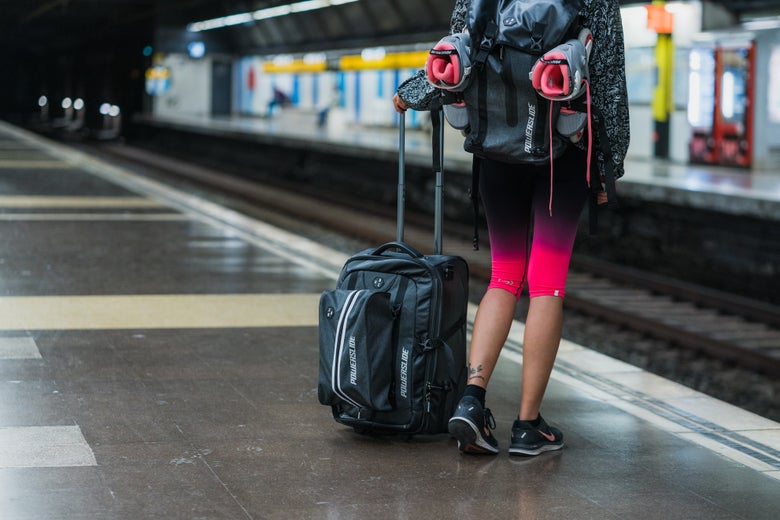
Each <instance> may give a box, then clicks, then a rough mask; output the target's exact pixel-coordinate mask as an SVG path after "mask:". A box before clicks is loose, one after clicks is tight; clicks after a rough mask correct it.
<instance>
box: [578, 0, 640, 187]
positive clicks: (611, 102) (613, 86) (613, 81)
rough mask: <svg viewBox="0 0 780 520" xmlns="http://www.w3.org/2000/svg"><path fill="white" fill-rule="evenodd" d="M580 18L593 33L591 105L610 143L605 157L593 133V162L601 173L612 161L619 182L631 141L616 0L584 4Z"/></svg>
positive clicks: (588, 1)
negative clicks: (594, 146)
mask: <svg viewBox="0 0 780 520" xmlns="http://www.w3.org/2000/svg"><path fill="white" fill-rule="evenodd" d="M583 14H584V16H585V20H584V23H585V26H586V27H589V28H590V30H591V32H592V33H593V51H592V54H591V56H590V62H589V64H590V81H591V102H592V103H593V106H595V107H596V108H597V109H598V111H599V112H600V113H601V116H602V117H601V121H599V124H600V125H604V127H605V130H606V135H607V137H608V139H609V143H608V144H609V147H608V149H609V154H607V153H605V150H607V147H604V146H602V145H603V143H600V142H599V134H598V132H594V134H595V135H594V136H593V138H594V140H595V142H596V143H597V144H598V145H599V146H598V147H597V149H598V152H597V155H596V159H597V163H598V164H599V169H600V171H601V172H602V173H603V172H604V167H605V164H606V161H608V160H609V161H611V162H612V166H613V170H614V173H615V177H616V178H620V177H622V176H623V174H624V173H625V169H624V161H625V158H626V153H627V151H628V144H629V141H630V135H629V130H630V125H629V113H628V92H627V89H626V66H625V47H624V41H623V22H622V19H621V16H620V6H619V4H618V1H617V0H586V1H585V9H584V13H583ZM608 155H609V156H608Z"/></svg>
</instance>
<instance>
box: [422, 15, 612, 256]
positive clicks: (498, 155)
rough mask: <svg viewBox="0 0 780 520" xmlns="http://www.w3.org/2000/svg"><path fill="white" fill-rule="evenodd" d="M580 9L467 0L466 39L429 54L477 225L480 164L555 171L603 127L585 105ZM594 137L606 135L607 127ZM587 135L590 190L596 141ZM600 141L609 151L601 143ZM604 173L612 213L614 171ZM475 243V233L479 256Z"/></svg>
mask: <svg viewBox="0 0 780 520" xmlns="http://www.w3.org/2000/svg"><path fill="white" fill-rule="evenodd" d="M581 7H582V1H581V0H472V1H471V6H470V9H469V12H468V14H467V25H466V28H465V30H464V32H463V33H458V34H455V35H450V36H448V37H445V38H444V39H442V40H441V41H440V42H439V43H438V44H437V45H436V46H434V48H433V49H432V50H431V53H430V55H429V58H428V62H427V63H426V76H427V78H428V81H429V82H430V83H431V84H432V85H433V86H434V87H437V88H439V89H440V90H441V91H442V101H441V102H442V103H444V104H445V107H444V108H445V115H447V116H448V121H450V123H451V124H452V126H454V127H456V128H458V129H460V130H461V131H462V133H463V134H464V135H465V142H464V149H465V150H466V151H468V152H471V153H472V154H473V155H474V167H473V172H474V175H473V177H472V200H473V202H474V210H475V216H477V217H478V209H477V204H478V201H477V198H478V196H477V185H478V180H477V176H478V172H479V158H482V157H485V158H489V159H493V160H497V161H501V162H506V163H513V164H533V165H542V164H547V163H549V164H550V167H551V168H552V162H553V161H554V159H556V158H558V157H560V156H561V155H563V154H564V153H565V152H566V150H567V149H568V147H569V146H571V145H572V144H573V143H574V142H577V141H578V140H579V139H580V138H582V136H583V135H584V131H585V128H586V126H587V127H589V128H591V129H592V123H593V122H594V121H596V120H598V119H600V114H598V113H597V112H595V110H594V111H593V112H592V109H593V107H591V104H590V95H589V91H588V89H589V85H588V79H589V78H588V76H589V72H588V60H589V55H590V50H591V48H592V45H593V40H592V35H591V33H590V31H589V30H588V29H587V28H585V27H583V26H582V24H581V20H580V16H579V12H580V9H581ZM586 94H587V95H586ZM596 129H597V130H598V131H603V126H602V125H597V126H596ZM587 136H588V140H589V143H588V145H587V150H588V171H587V175H588V183H589V185H590V184H591V182H590V159H591V152H592V137H593V136H592V132H590V131H589V132H588V133H587ZM600 141H601V145H602V147H604V146H608V139H605V135H601V136H600ZM605 155H606V153H605ZM608 169H611V168H609V165H608ZM605 174H606V176H607V178H608V182H607V184H608V185H610V184H612V185H611V186H608V193H609V194H610V206H613V207H614V205H615V204H616V202H614V201H615V200H616V197H615V192H614V183H613V182H611V181H612V179H611V177H612V172H611V171H608V172H605ZM551 175H552V172H551ZM594 184H596V183H594ZM593 188H594V189H595V186H593ZM594 202H595V198H594ZM591 213H592V215H594V216H595V213H594V212H591ZM475 227H476V224H475ZM591 230H592V232H595V218H592V220H591ZM477 241H478V237H477V235H476V229H475V237H474V247H475V249H477V248H478V242H477Z"/></svg>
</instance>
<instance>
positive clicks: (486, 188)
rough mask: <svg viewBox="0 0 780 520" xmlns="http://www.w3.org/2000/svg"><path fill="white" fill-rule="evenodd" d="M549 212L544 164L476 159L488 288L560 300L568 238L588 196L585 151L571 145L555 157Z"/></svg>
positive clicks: (547, 170)
mask: <svg viewBox="0 0 780 520" xmlns="http://www.w3.org/2000/svg"><path fill="white" fill-rule="evenodd" d="M553 164H554V175H553V181H552V185H553V193H552V215H551V212H550V208H549V204H550V166H549V165H543V166H529V165H513V164H506V163H501V162H496V161H491V160H488V159H482V169H481V173H480V179H479V180H480V183H479V190H480V195H481V197H482V203H483V206H484V209H485V216H486V219H487V225H488V232H489V235H490V248H491V257H492V275H491V279H490V285H489V286H488V288H494V287H499V288H501V289H505V290H507V291H509V292H511V293H512V294H514V295H515V297H517V298H519V297H520V292H521V291H522V289H523V285H524V283H525V282H526V280H527V282H528V293H529V295H530V296H531V298H533V297H535V296H560V297H561V298H563V296H564V292H565V286H566V275H567V273H568V270H569V261H570V260H571V253H572V248H573V247H574V239H575V237H576V235H577V227H578V224H579V219H580V215H581V213H582V209H583V207H584V206H585V202H586V200H587V197H588V189H587V183H586V180H585V167H586V164H585V153H584V152H582V151H581V150H578V149H575V148H572V149H571V150H569V151H567V152H566V154H564V155H563V156H562V157H561V158H559V159H555V160H554V161H553Z"/></svg>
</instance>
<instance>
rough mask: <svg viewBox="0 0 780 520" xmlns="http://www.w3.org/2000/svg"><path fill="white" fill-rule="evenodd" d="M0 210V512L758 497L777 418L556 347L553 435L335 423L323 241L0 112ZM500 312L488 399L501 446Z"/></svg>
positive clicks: (504, 411)
mask: <svg viewBox="0 0 780 520" xmlns="http://www.w3.org/2000/svg"><path fill="white" fill-rule="evenodd" d="M27 161H29V162H32V163H33V164H38V166H34V167H29V168H27V167H26V166H29V165H27V164H24V165H22V166H20V163H25V162H27ZM41 164H45V165H46V166H45V167H43V168H41V167H39V166H40V165H41ZM131 188H132V189H131ZM31 197H32V198H31ZM62 197H76V199H73V198H68V199H63V198H62ZM64 201H67V203H66V202H64ZM98 201H102V202H100V203H98ZM0 215H2V219H0V518H2V519H3V520H6V519H8V520H21V519H24V520H43V519H47V520H55V519H56V520H63V519H133V520H135V519H139V518H165V519H202V518H211V519H233V518H235V519H261V518H262V519H285V520H286V519H307V518H311V519H326V518H338V519H349V518H355V519H364V518H367V517H371V518H375V519H377V520H378V519H396V518H409V519H416V518H430V519H450V518H461V517H466V518H477V517H478V518H495V519H504V518H507V519H509V518H523V519H526V518H529V519H531V518H561V519H577V520H581V519H590V518H592V519H599V520H602V519H613V518H614V519H624V518H642V519H707V520H711V519H751V520H755V519H767V520H768V519H774V518H776V515H777V511H778V510H780V426H779V425H777V424H775V423H772V422H770V421H766V420H764V419H762V418H760V417H757V416H754V415H752V414H746V413H744V412H741V411H740V410H738V409H735V408H733V407H730V406H727V405H724V404H723V403H719V402H717V401H714V400H712V399H709V398H707V397H706V396H702V395H701V394H697V393H696V392H693V391H691V390H689V389H686V388H683V387H680V386H679V385H675V384H673V383H670V382H667V381H664V380H661V379H659V378H657V377H654V376H651V375H649V374H646V373H644V372H642V371H640V370H638V369H636V368H634V367H631V366H629V365H626V364H623V363H620V362H617V361H615V360H611V359H609V358H605V357H604V356H601V355H599V354H596V353H593V352H591V351H588V350H585V349H583V348H582V347H580V346H578V345H574V344H572V343H569V342H564V344H563V345H562V348H561V354H560V357H559V363H558V367H557V369H556V371H555V373H554V375H553V380H552V382H551V384H550V388H549V391H548V396H547V399H546V404H545V411H544V413H545V417H546V418H547V419H548V420H549V421H550V422H552V423H554V424H556V425H558V426H560V427H561V428H562V430H563V431H564V434H565V436H566V447H565V448H564V449H563V450H562V451H560V452H555V453H548V454H545V455H542V456H539V457H536V458H531V459H525V458H510V457H509V456H508V455H507V454H506V452H505V451H504V452H502V453H501V454H500V455H498V456H496V457H470V456H463V455H460V454H459V453H458V452H457V449H456V447H455V443H454V441H452V440H451V439H449V438H448V437H447V436H436V437H420V438H415V439H413V440H411V441H407V440H405V439H398V438H389V437H365V436H359V435H356V434H354V433H353V432H351V431H349V430H347V429H345V428H344V427H341V426H339V425H337V424H336V423H335V422H334V421H333V419H332V417H331V416H330V411H329V410H328V409H327V408H325V407H323V406H321V405H320V404H319V403H318V402H317V397H316V381H317V366H318V357H317V356H318V352H317V350H318V347H317V328H316V301H317V298H318V296H319V293H320V292H321V291H322V290H323V289H325V288H329V287H331V286H332V285H333V283H334V278H333V276H334V275H335V273H336V272H337V270H338V267H339V266H340V265H341V263H342V262H343V260H344V256H343V254H340V253H337V252H334V251H330V250H327V249H326V248H323V247H322V246H320V245H318V244H313V243H310V242H307V241H305V240H303V239H300V238H299V237H293V236H290V235H287V234H285V233H284V232H282V231H280V230H278V229H274V228H270V227H269V226H267V225H265V224H263V223H260V222H254V221H249V220H248V219H242V218H241V217H240V216H238V215H234V214H225V213H224V210H222V209H220V208H219V207H217V206H215V205H213V204H210V203H208V202H207V201H200V200H195V199H194V198H193V197H191V196H189V195H188V194H182V193H176V192H172V191H170V190H169V189H167V188H165V187H164V186H159V185H154V184H150V183H149V182H147V181H143V180H140V179H134V178H133V177H132V175H130V174H129V173H127V172H123V171H120V170H119V169H118V168H116V167H113V166H111V165H107V164H103V163H100V162H98V161H95V160H93V159H90V158H86V157H83V156H80V155H79V154H77V153H75V152H70V151H64V150H61V149H60V148H59V147H58V146H49V145H47V144H46V143H38V141H37V140H36V139H34V138H32V137H26V136H25V134H19V133H18V132H17V131H15V130H13V129H10V128H7V127H6V126H5V125H2V124H0ZM471 311H472V312H473V308H472V309H471ZM522 327H523V326H522V323H517V324H516V325H515V327H514V329H513V333H512V337H511V338H510V341H509V342H508V344H507V348H506V349H505V351H504V353H503V354H502V356H503V358H502V362H501V363H500V364H499V367H498V370H497V372H496V375H495V377H494V379H493V381H492V382H491V389H490V393H489V406H490V407H491V408H492V410H493V412H494V414H495V416H496V419H497V421H498V428H497V430H496V435H497V437H498V439H499V442H500V443H501V444H502V446H503V447H504V448H506V446H507V441H508V438H509V427H510V424H511V420H512V416H513V415H514V413H515V408H516V405H517V397H518V396H517V388H518V378H519V363H518V362H519V358H520V353H519V352H520V348H521V347H520V343H519V338H520V337H521V334H522Z"/></svg>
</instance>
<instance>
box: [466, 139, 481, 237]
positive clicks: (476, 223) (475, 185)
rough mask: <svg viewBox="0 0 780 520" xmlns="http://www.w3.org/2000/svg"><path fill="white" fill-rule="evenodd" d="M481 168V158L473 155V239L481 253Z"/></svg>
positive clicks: (470, 193) (471, 195) (471, 190)
mask: <svg viewBox="0 0 780 520" xmlns="http://www.w3.org/2000/svg"><path fill="white" fill-rule="evenodd" d="M481 167H482V160H481V159H480V157H479V156H478V155H476V154H474V155H472V160H471V189H470V190H469V197H470V198H471V206H472V208H474V236H473V237H472V239H471V242H472V246H473V247H474V251H479V172H480V168H481Z"/></svg>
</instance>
